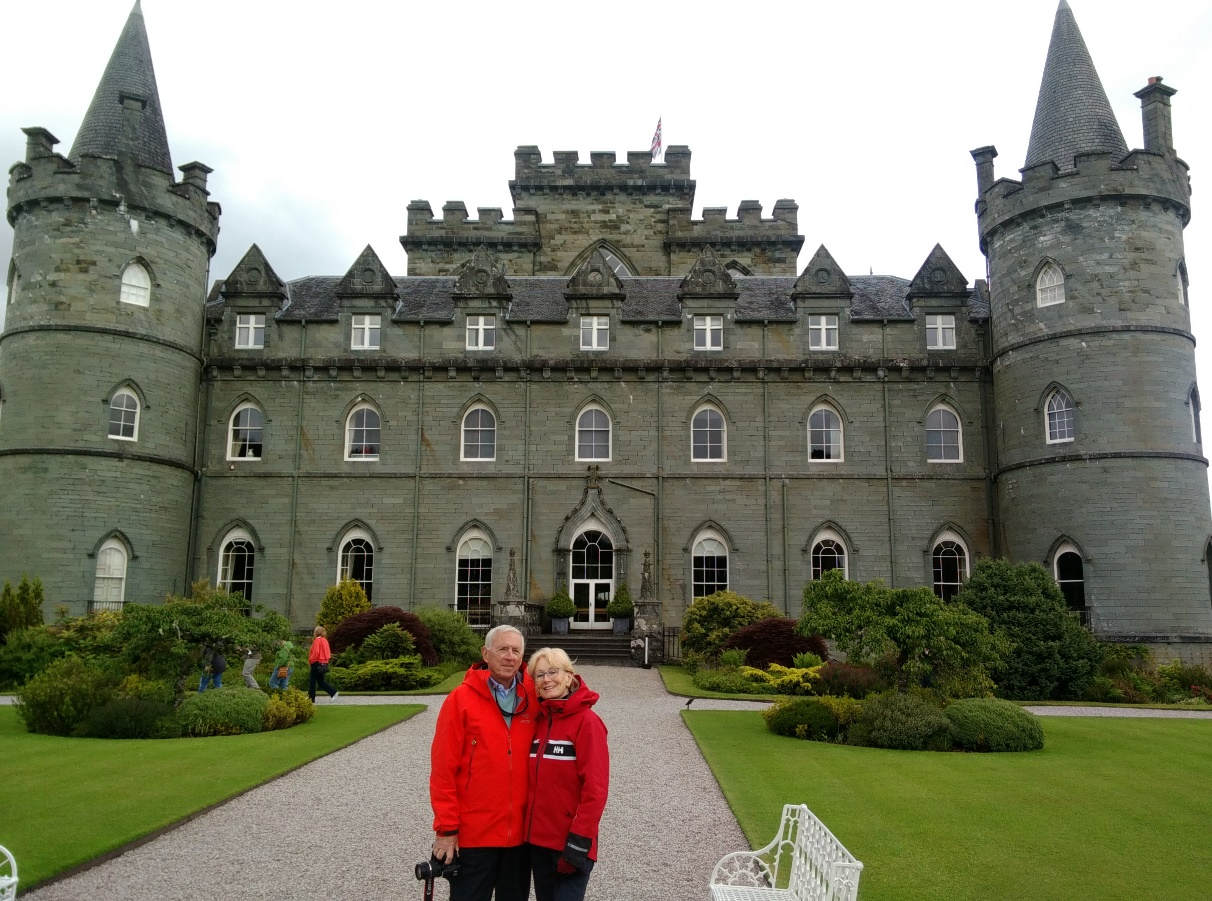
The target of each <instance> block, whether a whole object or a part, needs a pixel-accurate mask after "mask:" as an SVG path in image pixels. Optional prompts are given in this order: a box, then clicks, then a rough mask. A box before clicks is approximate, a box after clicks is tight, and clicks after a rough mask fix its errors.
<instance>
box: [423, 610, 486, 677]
mask: <svg viewBox="0 0 1212 901" xmlns="http://www.w3.org/2000/svg"><path fill="white" fill-rule="evenodd" d="M413 613H415V614H416V616H417V619H419V620H420V621H421V622H422V623H423V624H424V625H425V628H427V629H429V637H430V640H431V641H432V642H433V647H434V651H435V652H436V653H437V655H438V659H439V660H440V661H441V662H443V663H452V662H453V663H474V662H476V661H478V660H479V659H480V648H482V647H483V646H484V639H483V638H481V637H480V636H479V635H477V634H476V632H475V631H474V630H473V629H472V628H471V626H469V625H467V617H466V616H464V615H463V614H462V613H460V612H459V611H457V610H451V609H450V608H449V607H418V608H417V609H416V610H414V611H413Z"/></svg>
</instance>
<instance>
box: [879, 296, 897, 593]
mask: <svg viewBox="0 0 1212 901" xmlns="http://www.w3.org/2000/svg"><path fill="white" fill-rule="evenodd" d="M880 358H881V359H883V360H885V361H886V360H887V359H888V320H887V319H885V320H884V322H883V325H881V326H880ZM881 385H882V387H883V390H884V480H885V482H886V484H887V488H888V582H889V585H890V587H892V588H895V587H896V527H895V525H894V523H893V520H894V518H895V517H894V513H895V511H896V508H895V501H894V498H893V492H892V427H891V425H890V424H889V422H888V377H887V374H885V376H884V379H883V382H882V383H881Z"/></svg>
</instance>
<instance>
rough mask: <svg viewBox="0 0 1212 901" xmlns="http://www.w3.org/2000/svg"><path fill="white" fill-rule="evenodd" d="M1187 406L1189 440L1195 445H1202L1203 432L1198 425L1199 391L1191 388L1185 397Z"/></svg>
mask: <svg viewBox="0 0 1212 901" xmlns="http://www.w3.org/2000/svg"><path fill="white" fill-rule="evenodd" d="M1187 405H1188V406H1189V407H1190V408H1191V440H1192V441H1194V442H1195V443H1196V444H1203V443H1204V431H1203V428H1201V426H1200V423H1199V413H1200V406H1199V389H1198V388H1192V389H1191V393H1190V394H1189V395H1188V396H1187Z"/></svg>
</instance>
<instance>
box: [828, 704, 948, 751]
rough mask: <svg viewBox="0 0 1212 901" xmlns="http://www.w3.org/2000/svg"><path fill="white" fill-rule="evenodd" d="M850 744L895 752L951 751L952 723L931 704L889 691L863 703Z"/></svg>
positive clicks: (850, 737) (852, 731)
mask: <svg viewBox="0 0 1212 901" xmlns="http://www.w3.org/2000/svg"><path fill="white" fill-rule="evenodd" d="M849 741H850V743H851V744H863V745H869V746H871V747H875V748H888V749H890V750H895V751H949V750H951V721H950V720H948V719H947V717H945V716H944V715H943V712H942V711H941V710H939V708H937V707H935V706H934V705H933V704H931V703H929V702H928V701H924V700H922V699H921V698H919V697H916V696H915V695H908V694H898V693H897V692H889V693H887V694H882V695H874V696H872V697H869V698H867V700H865V701H864V702H863V709H862V711H860V713H859V715H858V717H857V718H856V719H855V722H854V725H853V726H852V727H851V729H850V734H849Z"/></svg>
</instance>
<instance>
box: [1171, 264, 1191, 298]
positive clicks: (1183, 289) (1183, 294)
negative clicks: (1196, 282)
mask: <svg viewBox="0 0 1212 901" xmlns="http://www.w3.org/2000/svg"><path fill="white" fill-rule="evenodd" d="M1174 277H1175V278H1176V279H1178V285H1177V286H1176V287H1177V288H1178V302H1179V303H1181V304H1182V305H1183V306H1184V307H1185V306H1187V305H1188V304H1189V303H1190V302H1191V297H1190V294H1189V293H1188V290H1189V289H1188V284H1187V261H1186V260H1179V261H1178V267H1177V268H1176V269H1175V270H1174Z"/></svg>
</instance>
